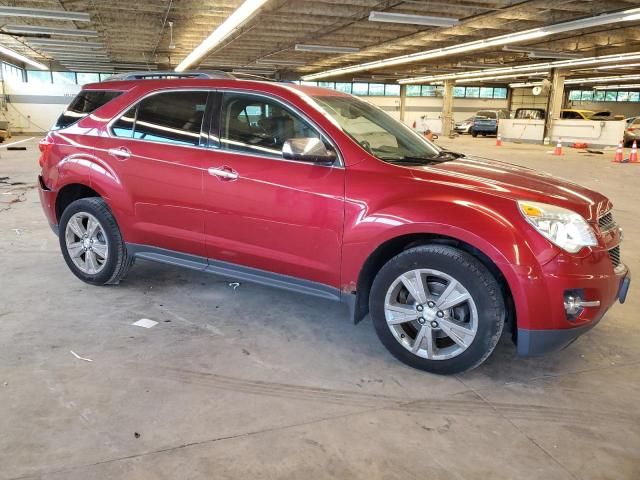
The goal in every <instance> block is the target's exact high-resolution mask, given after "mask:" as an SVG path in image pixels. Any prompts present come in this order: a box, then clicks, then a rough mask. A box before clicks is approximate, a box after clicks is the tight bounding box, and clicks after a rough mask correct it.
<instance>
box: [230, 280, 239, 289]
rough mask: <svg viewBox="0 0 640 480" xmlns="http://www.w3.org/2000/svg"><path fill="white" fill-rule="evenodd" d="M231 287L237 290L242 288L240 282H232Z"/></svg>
mask: <svg viewBox="0 0 640 480" xmlns="http://www.w3.org/2000/svg"><path fill="white" fill-rule="evenodd" d="M229 286H230V287H231V288H233V289H234V290H236V289H237V288H238V287H239V286H240V282H231V283H230V284H229Z"/></svg>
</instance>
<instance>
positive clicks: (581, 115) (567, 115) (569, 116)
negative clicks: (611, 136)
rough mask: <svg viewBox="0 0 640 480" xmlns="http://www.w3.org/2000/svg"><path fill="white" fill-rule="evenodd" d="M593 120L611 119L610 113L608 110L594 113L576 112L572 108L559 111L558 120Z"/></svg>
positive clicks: (591, 111) (588, 111)
mask: <svg viewBox="0 0 640 480" xmlns="http://www.w3.org/2000/svg"><path fill="white" fill-rule="evenodd" d="M593 117H597V118H595V120H606V119H609V117H611V112H610V111H609V110H601V111H597V112H594V111H593V110H578V109H573V108H563V109H562V110H560V118H562V119H564V120H591V119H593Z"/></svg>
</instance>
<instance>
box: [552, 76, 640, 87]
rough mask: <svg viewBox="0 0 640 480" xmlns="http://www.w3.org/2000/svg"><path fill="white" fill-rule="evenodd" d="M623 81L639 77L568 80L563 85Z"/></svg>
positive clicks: (639, 77)
mask: <svg viewBox="0 0 640 480" xmlns="http://www.w3.org/2000/svg"><path fill="white" fill-rule="evenodd" d="M625 80H640V75H617V76H612V77H591V78H570V79H567V80H565V81H564V84H565V85H581V84H583V83H607V82H624V81H625Z"/></svg>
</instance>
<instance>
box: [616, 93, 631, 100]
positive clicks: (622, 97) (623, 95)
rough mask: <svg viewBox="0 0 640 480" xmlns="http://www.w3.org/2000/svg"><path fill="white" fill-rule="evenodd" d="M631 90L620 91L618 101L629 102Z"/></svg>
mask: <svg viewBox="0 0 640 480" xmlns="http://www.w3.org/2000/svg"><path fill="white" fill-rule="evenodd" d="M628 101H629V92H618V102H628Z"/></svg>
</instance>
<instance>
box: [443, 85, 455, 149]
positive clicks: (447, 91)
mask: <svg viewBox="0 0 640 480" xmlns="http://www.w3.org/2000/svg"><path fill="white" fill-rule="evenodd" d="M453 85H454V80H445V81H444V96H443V98H442V115H441V117H442V136H443V137H447V136H449V135H451V134H452V133H453Z"/></svg>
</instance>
